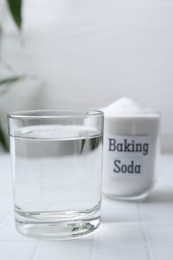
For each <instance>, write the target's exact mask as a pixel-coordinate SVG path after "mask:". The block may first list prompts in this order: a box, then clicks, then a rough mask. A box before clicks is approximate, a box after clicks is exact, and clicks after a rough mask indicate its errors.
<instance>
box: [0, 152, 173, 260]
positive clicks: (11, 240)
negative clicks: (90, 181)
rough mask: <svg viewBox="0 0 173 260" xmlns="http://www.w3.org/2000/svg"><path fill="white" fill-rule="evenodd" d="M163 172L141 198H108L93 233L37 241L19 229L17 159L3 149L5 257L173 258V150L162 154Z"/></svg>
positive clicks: (0, 224)
mask: <svg viewBox="0 0 173 260" xmlns="http://www.w3.org/2000/svg"><path fill="white" fill-rule="evenodd" d="M161 160H162V171H161V174H160V177H159V181H158V184H157V185H156V187H155V189H154V190H153V192H152V193H151V194H150V196H149V197H148V198H147V199H146V200H145V201H143V202H142V201H141V202H129V203H127V202H117V201H111V200H108V199H106V198H104V197H103V203H102V224H101V226H100V228H99V229H98V230H97V231H96V232H95V233H93V234H92V235H90V236H88V237H84V238H82V239H77V240H71V241H65V242H64V241H63V242H62V241H46V240H35V239H30V238H27V237H24V236H22V235H20V234H18V233H17V232H16V230H15V227H14V221H13V203H12V183H11V164H10V156H9V154H5V153H1V154H0V260H12V259H13V260H31V259H32V260H48V259H50V260H54V259H56V260H57V259H58V260H69V259H75V260H85V259H86V260H90V259H91V260H97V259H99V260H102V259H104V260H111V259H117V260H127V259H128V260H139V259H140V260H173V155H162V157H161Z"/></svg>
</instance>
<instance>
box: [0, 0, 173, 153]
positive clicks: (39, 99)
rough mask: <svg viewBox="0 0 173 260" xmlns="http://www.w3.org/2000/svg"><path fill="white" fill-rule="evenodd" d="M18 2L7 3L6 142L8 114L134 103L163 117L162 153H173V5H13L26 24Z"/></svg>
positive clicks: (1, 87)
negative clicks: (122, 101) (127, 100)
mask: <svg viewBox="0 0 173 260" xmlns="http://www.w3.org/2000/svg"><path fill="white" fill-rule="evenodd" d="M10 2H11V1H8V0H0V83H1V84H0V127H1V130H2V132H3V133H5V135H6V136H7V126H6V114H7V113H8V112H12V111H16V110H25V109H45V108H52V109H69V108H72V109H86V108H90V109H92V108H101V107H104V106H106V105H108V104H110V103H112V102H114V101H115V100H117V99H119V98H121V97H123V96H127V97H130V98H132V99H134V100H135V101H137V102H139V103H141V104H142V105H144V106H147V107H151V108H153V109H157V110H160V111H161V112H162V127H161V148H162V152H173V48H172V46H173V35H172V28H173V16H172V14H173V2H172V0H164V1H163V0H157V1H156V0H145V1H144V0H131V1H129V0H121V1H119V0H92V1H91V0H87V1H83V0H73V1H71V0H49V1H47V0H37V1H34V0H23V1H17V0H13V3H18V2H21V4H22V6H21V16H22V19H21V21H20V24H19V22H16V21H15V20H14V17H15V13H14V9H15V8H13V9H11V10H10V8H9V6H10V5H9V3H10ZM12 10H13V11H12ZM12 12H13V13H12ZM9 79H10V80H11V81H10V80H9Z"/></svg>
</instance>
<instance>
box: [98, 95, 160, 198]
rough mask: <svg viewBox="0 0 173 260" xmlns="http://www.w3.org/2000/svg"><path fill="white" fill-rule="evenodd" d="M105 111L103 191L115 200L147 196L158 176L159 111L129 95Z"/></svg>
mask: <svg viewBox="0 0 173 260" xmlns="http://www.w3.org/2000/svg"><path fill="white" fill-rule="evenodd" d="M103 112H104V115H105V126H104V158H103V192H104V194H105V195H106V196H108V197H110V198H112V199H124V200H133V199H140V198H144V197H146V196H147V195H148V194H149V192H150V191H151V189H152V188H153V186H154V184H155V182H156V179H157V173H158V169H157V162H158V156H159V128H160V114H159V113H158V112H155V111H152V110H150V109H146V108H143V107H141V106H140V105H138V104H137V103H136V102H134V101H132V100H131V99H129V98H121V99H120V100H118V101H116V102H115V103H113V104H111V105H109V106H108V107H106V108H104V109H103Z"/></svg>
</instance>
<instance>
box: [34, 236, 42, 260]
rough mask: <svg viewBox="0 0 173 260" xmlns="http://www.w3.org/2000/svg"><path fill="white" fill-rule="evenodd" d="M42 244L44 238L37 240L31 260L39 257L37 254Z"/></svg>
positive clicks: (36, 259)
mask: <svg viewBox="0 0 173 260" xmlns="http://www.w3.org/2000/svg"><path fill="white" fill-rule="evenodd" d="M43 244H44V240H41V241H39V244H38V245H37V247H36V249H35V251H34V254H33V257H32V260H38V257H39V254H40V250H41V248H42V247H43Z"/></svg>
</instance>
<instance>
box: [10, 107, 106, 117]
mask: <svg viewBox="0 0 173 260" xmlns="http://www.w3.org/2000/svg"><path fill="white" fill-rule="evenodd" d="M98 116H104V113H103V112H102V111H100V110H95V109H93V110H92V109H91V110H59V109H57V110H56V109H54V110H51V109H45V110H24V111H16V112H12V113H9V114H8V118H13V119H15V118H16V119H38V118H46V119H51V118H52V119H53V118H54V119H55V118H84V117H98Z"/></svg>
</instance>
